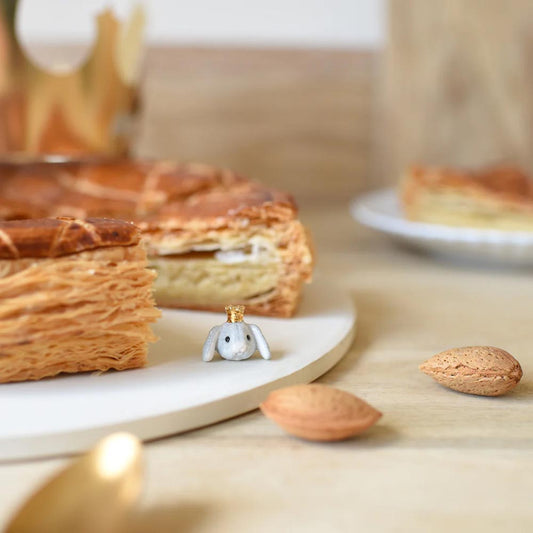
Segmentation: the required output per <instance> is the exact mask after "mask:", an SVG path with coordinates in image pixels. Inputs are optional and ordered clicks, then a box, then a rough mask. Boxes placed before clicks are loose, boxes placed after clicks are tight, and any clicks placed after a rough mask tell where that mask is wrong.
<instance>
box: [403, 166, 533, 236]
mask: <svg viewBox="0 0 533 533" xmlns="http://www.w3.org/2000/svg"><path fill="white" fill-rule="evenodd" d="M401 199H402V204H403V207H404V210H405V213H406V215H407V217H408V218H410V219H411V220H420V221H429V222H440V221H442V222H443V223H449V224H454V225H470V224H471V225H474V226H478V227H501V228H503V229H521V228H522V227H523V229H528V228H531V227H533V181H532V180H531V179H530V178H529V177H528V176H527V174H525V173H524V172H522V171H521V170H519V169H517V168H514V167H503V166H500V167H491V168H487V169H483V170H479V171H471V172H468V171H462V170H457V169H450V168H441V167H423V166H414V167H412V168H411V169H410V170H409V171H408V172H407V174H406V176H405V177H404V179H403V180H402V183H401ZM441 219H442V220H441Z"/></svg>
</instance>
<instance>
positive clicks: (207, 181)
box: [0, 160, 312, 317]
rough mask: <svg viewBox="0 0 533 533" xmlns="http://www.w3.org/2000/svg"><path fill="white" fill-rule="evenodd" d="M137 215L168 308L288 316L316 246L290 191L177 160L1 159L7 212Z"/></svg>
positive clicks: (1, 193)
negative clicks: (236, 308) (235, 308)
mask: <svg viewBox="0 0 533 533" xmlns="http://www.w3.org/2000/svg"><path fill="white" fill-rule="evenodd" d="M58 215H71V216H76V217H78V218H86V217H89V216H93V217H94V216H105V217H112V218H119V219H123V220H129V221H132V222H134V223H135V224H136V225H137V226H138V227H139V228H140V229H141V231H142V237H143V240H144V242H145V244H146V247H147V251H148V256H149V263H150V265H151V267H153V268H154V269H155V270H156V271H157V273H158V277H157V279H156V281H155V296H156V300H157V303H158V304H159V305H162V306H166V307H186V308H193V309H206V310H223V308H224V305H226V304H228V303H232V304H245V305H246V306H247V310H248V312H250V313H255V314H263V315H272V316H279V317H288V316H291V315H292V314H293V313H294V312H295V309H296V306H297V303H298V299H299V296H300V292H301V288H302V284H303V283H304V282H306V281H309V280H310V278H311V271H312V254H311V251H310V245H309V239H308V236H307V232H306V230H305V228H304V227H303V226H302V224H301V223H300V221H299V220H298V218H297V209H296V205H295V203H294V201H293V199H292V198H291V197H290V196H289V195H288V194H285V193H283V192H279V191H275V190H271V189H267V188H265V187H263V186H261V185H259V184H257V183H254V182H252V181H249V180H247V179H244V178H242V177H240V176H238V175H236V174H234V173H233V172H230V171H228V170H220V169H216V168H213V167H210V166H207V165H199V164H183V165H182V164H177V163H171V162H150V161H131V160H124V161H118V162H117V161H115V162H108V163H106V162H100V163H84V164H75V163H58V164H50V163H46V164H28V165H25V166H22V167H21V166H20V165H18V166H14V165H9V164H3V165H0V217H1V218H3V219H13V218H28V217H36V216H58Z"/></svg>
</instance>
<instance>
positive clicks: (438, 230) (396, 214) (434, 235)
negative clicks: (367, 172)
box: [351, 189, 533, 265]
mask: <svg viewBox="0 0 533 533" xmlns="http://www.w3.org/2000/svg"><path fill="white" fill-rule="evenodd" d="M351 213H352V216H353V217H354V218H355V219H356V220H357V221H358V222H360V223H361V224H363V225H365V226H368V227H371V228H373V229H375V230H378V231H381V232H383V233H386V234H387V235H390V236H391V237H394V238H396V239H399V240H401V241H404V242H407V243H409V244H412V245H415V246H417V247H419V248H424V249H426V250H428V251H430V252H436V253H439V254H443V253H446V254H453V255H456V256H461V257H465V258H468V259H474V260H481V261H485V260H490V261H493V262H498V263H505V264H514V265H533V232H520V231H498V230H489V229H478V228H460V227H453V226H443V225H438V224H424V223H422V222H412V221H410V220H407V219H406V218H405V217H404V215H403V213H402V210H401V207H400V203H399V199H398V195H397V193H396V190H395V189H383V190H379V191H375V192H371V193H367V194H364V195H362V196H360V197H358V198H356V199H355V200H354V201H353V202H352V205H351Z"/></svg>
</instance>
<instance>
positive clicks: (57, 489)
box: [5, 433, 142, 533]
mask: <svg viewBox="0 0 533 533" xmlns="http://www.w3.org/2000/svg"><path fill="white" fill-rule="evenodd" d="M141 487H142V445H141V443H140V441H139V440H138V439H137V437H134V436H133V435H130V434H129V433H114V434H112V435H109V436H108V437H106V438H104V439H102V440H101V441H100V442H98V443H97V444H96V446H95V447H94V448H93V449H92V450H90V451H89V452H87V453H86V454H84V455H82V456H81V457H79V458H77V459H75V460H74V461H73V462H72V463H70V464H69V465H67V467H66V468H65V469H64V470H62V471H61V472H59V473H58V474H57V475H55V476H54V477H53V478H52V479H51V480H49V481H48V482H47V483H45V484H44V485H43V486H42V487H41V488H40V489H39V490H38V491H37V492H36V493H35V494H33V496H32V497H31V498H30V499H29V500H28V501H27V502H26V503H25V504H24V505H23V506H22V507H21V509H19V511H18V512H17V513H16V514H15V516H14V517H13V518H12V520H11V522H10V523H9V525H8V526H7V528H6V529H5V533H37V532H39V533H74V532H75V533H96V532H98V533H107V532H112V531H116V529H117V528H118V526H119V524H120V522H121V520H123V518H124V517H125V515H126V512H127V511H128V510H129V509H130V508H131V507H132V506H133V504H134V503H135V502H136V501H137V499H138V497H139V495H140V492H141Z"/></svg>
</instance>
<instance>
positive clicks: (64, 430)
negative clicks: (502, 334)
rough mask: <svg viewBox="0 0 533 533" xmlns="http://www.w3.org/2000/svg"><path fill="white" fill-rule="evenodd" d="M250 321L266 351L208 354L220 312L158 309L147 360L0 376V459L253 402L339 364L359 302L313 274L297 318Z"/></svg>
mask: <svg viewBox="0 0 533 533" xmlns="http://www.w3.org/2000/svg"><path fill="white" fill-rule="evenodd" d="M246 320H247V322H249V323H255V324H257V325H258V326H259V327H260V328H261V329H262V330H263V333H264V335H265V337H266V339H267V341H268V342H269V344H270V348H271V351H272V359H271V360H269V361H265V360H263V359H261V357H260V356H259V355H258V354H256V355H254V356H253V358H251V359H248V360H246V361H226V360H222V359H220V357H219V356H218V355H216V358H215V359H214V360H213V361H211V362H209V363H204V362H203V361H202V359H201V351H202V345H203V342H204V340H205V338H206V336H207V333H208V332H209V329H210V328H211V327H212V326H214V325H216V324H220V323H222V322H224V321H225V315H224V314H221V313H202V312H194V311H176V310H164V311H163V317H162V318H161V319H160V320H159V322H158V323H157V324H156V325H155V328H154V329H155V332H156V334H157V335H158V336H159V337H160V340H159V341H158V342H157V343H155V344H153V345H152V346H151V348H150V352H149V361H150V363H149V365H148V366H147V367H146V368H142V369H137V370H127V371H123V372H107V373H93V374H77V375H64V376H58V377H56V378H52V379H47V380H42V381H36V382H25V383H8V384H3V385H0V405H1V406H2V409H1V411H0V460H8V459H23V458H30V457H41V456H49V455H56V454H64V453H72V452H80V451H83V450H86V449H87V448H89V447H90V446H92V445H93V444H94V443H95V442H96V441H97V440H98V439H99V438H101V437H103V436H105V435H107V434H109V433H111V432H113V431H117V430H122V431H130V432H132V433H134V434H135V435H137V436H138V437H139V438H141V439H143V440H146V439H154V438H157V437H162V436H165V435H171V434H175V433H179V432H183V431H187V430H190V429H194V428H198V427H201V426H205V425H207V424H212V423H214V422H218V421H220V420H224V419H226V418H230V417H232V416H235V415H238V414H241V413H244V412H246V411H250V410H252V409H255V408H256V407H258V405H259V404H260V403H261V402H262V401H263V400H264V399H265V397H266V396H267V394H268V393H269V392H270V391H272V390H274V389H276V388H279V387H282V386H286V385H291V384H295V383H306V382H310V381H312V380H314V379H316V378H318V377H319V376H320V375H322V374H323V373H324V372H326V371H327V370H329V369H330V368H331V367H332V366H333V365H335V364H336V363H337V362H338V361H339V360H340V359H341V357H342V356H343V355H344V354H345V352H346V351H347V350H348V348H349V346H350V344H351V342H352V340H353V337H354V334H355V323H356V310H355V307H354V305H353V302H352V300H351V297H350V296H349V294H348V293H347V292H346V291H342V290H340V289H338V288H335V287H333V286H331V285H327V284H324V283H320V282H316V283H314V284H312V285H311V286H309V287H307V288H306V291H305V293H304V298H303V301H302V304H301V306H300V309H299V312H298V314H297V316H296V317H294V318H291V319H276V318H264V317H255V316H249V317H247V318H246Z"/></svg>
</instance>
